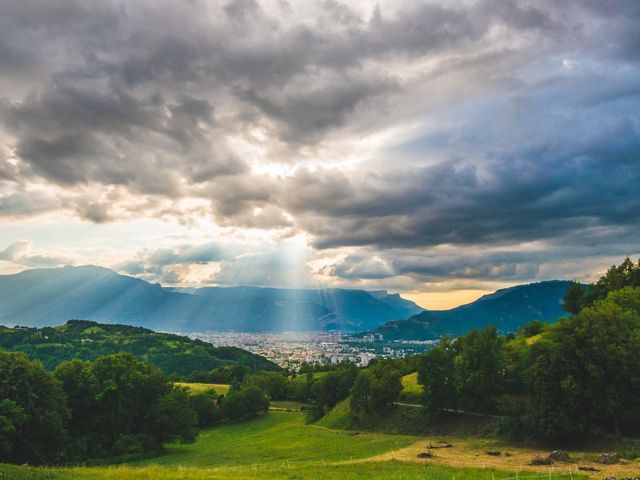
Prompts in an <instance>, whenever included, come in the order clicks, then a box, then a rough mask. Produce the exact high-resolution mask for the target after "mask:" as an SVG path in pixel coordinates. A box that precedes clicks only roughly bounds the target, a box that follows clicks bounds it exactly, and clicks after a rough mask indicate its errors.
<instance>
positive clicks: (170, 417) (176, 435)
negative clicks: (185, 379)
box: [150, 386, 198, 443]
mask: <svg viewBox="0 0 640 480" xmlns="http://www.w3.org/2000/svg"><path fill="white" fill-rule="evenodd" d="M197 424H198V416H197V413H196V412H195V410H194V409H193V408H192V407H191V403H190V401H189V394H188V389H186V388H182V387H175V386H174V387H172V388H171V390H169V391H168V392H167V393H165V394H164V395H163V396H162V397H160V399H159V400H158V402H157V403H156V405H155V406H154V408H153V410H152V412H151V413H150V425H151V426H152V431H151V432H150V433H151V434H152V435H153V437H154V438H155V439H157V441H158V442H159V443H161V442H165V441H173V440H180V441H182V442H193V441H195V439H196V437H197V436H198V429H197Z"/></svg>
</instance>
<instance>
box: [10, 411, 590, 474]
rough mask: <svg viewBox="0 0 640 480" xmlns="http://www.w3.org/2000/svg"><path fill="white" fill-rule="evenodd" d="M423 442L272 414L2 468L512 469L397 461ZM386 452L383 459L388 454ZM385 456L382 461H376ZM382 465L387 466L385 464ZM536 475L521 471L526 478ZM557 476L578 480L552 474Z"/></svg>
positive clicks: (466, 471) (435, 471) (115, 470)
mask: <svg viewBox="0 0 640 480" xmlns="http://www.w3.org/2000/svg"><path fill="white" fill-rule="evenodd" d="M419 439H420V437H415V436H409V435H387V434H379V433H364V432H349V431H344V430H332V429H330V428H326V427H322V426H318V425H307V424H305V421H304V415H302V414H300V413H291V412H271V413H269V414H267V415H264V416H262V417H260V418H257V419H254V420H251V421H247V422H243V423H238V424H231V425H224V426H221V427H216V428H211V429H207V430H204V431H202V432H201V434H200V436H199V438H198V440H197V441H196V442H195V443H192V444H183V445H179V444H171V445H168V446H167V448H166V453H165V454H163V455H160V456H157V457H154V458H149V459H146V460H144V461H138V462H133V463H129V464H126V465H117V466H101V467H68V468H64V467H62V468H61V467H58V468H32V467H19V466H13V465H0V479H2V480H45V479H46V480H72V479H73V480H200V479H202V480H204V479H213V480H215V479H275V480H280V479H282V480H285V479H286V480H304V479H321V480H323V479H326V480H329V479H331V480H333V479H346V480H350V479H372V478H375V479H382V480H386V479H389V480H391V479H393V480H410V479H411V480H412V479H425V480H453V479H454V478H455V479H456V480H504V479H507V478H515V477H514V475H515V474H514V472H504V471H499V470H492V469H483V468H452V467H448V466H444V465H435V464H432V463H430V462H421V463H418V462H413V461H397V460H393V452H395V451H399V450H402V449H405V448H407V447H409V446H411V445H413V444H415V443H416V441H418V440H419ZM385 454H386V455H385ZM380 455H385V457H384V459H381V458H380V457H379V456H380ZM381 460H384V461H381ZM529 476H531V472H522V473H521V474H520V477H519V478H522V479H525V478H527V477H529ZM553 478H554V479H565V478H566V479H569V478H573V479H576V480H577V479H580V478H585V477H581V476H579V475H576V474H573V475H572V476H569V475H555V476H553Z"/></svg>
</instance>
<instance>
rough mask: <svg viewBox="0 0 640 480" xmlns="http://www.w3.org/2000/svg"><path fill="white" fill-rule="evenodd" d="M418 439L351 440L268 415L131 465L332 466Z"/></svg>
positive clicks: (297, 417)
mask: <svg viewBox="0 0 640 480" xmlns="http://www.w3.org/2000/svg"><path fill="white" fill-rule="evenodd" d="M416 440H417V438H416V437H411V436H407V435H403V436H401V435H380V434H375V433H368V434H360V435H353V433H352V432H347V431H344V430H331V429H328V428H324V427H321V426H317V425H306V424H305V422H304V415H302V414H300V413H288V412H271V413H269V414H268V415H264V416H262V417H259V418H257V419H255V420H251V421H248V422H243V423H238V424H231V425H224V426H221V427H217V428H212V429H208V430H203V431H202V432H201V433H200V437H199V438H198V441H197V442H196V443H193V444H187V445H169V446H168V448H167V454H165V455H162V456H160V457H156V458H153V459H148V460H144V461H141V462H136V463H135V465H152V464H154V465H189V466H197V467H212V466H220V465H226V466H238V465H253V464H265V463H271V464H273V463H275V464H277V463H282V462H286V461H289V462H323V461H324V462H335V461H340V460H350V459H360V458H366V457H369V456H373V455H379V454H382V453H384V452H387V451H389V450H394V449H399V448H404V447H407V446H409V445H411V444H412V443H414V442H415V441H416Z"/></svg>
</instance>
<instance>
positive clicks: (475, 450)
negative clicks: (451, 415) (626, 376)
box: [349, 437, 640, 479]
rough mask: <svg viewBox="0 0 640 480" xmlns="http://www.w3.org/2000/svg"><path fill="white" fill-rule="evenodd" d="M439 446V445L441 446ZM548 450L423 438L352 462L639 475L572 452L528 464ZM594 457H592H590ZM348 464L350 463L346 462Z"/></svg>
mask: <svg viewBox="0 0 640 480" xmlns="http://www.w3.org/2000/svg"><path fill="white" fill-rule="evenodd" d="M439 442H448V443H451V444H452V445H453V446H452V447H451V448H433V449H429V448H428V446H429V445H434V446H437V445H438V444H439ZM440 444H441V443H440ZM489 450H492V451H500V452H501V454H500V455H499V456H492V455H489V454H487V451H489ZM423 452H428V453H430V454H432V455H433V457H432V458H426V459H422V458H418V454H419V453H423ZM547 455H549V451H548V450H537V449H535V448H519V447H512V446H507V445H504V444H499V443H497V442H496V441H495V440H486V439H460V438H455V437H453V438H446V437H445V438H437V437H433V438H430V437H425V438H424V439H421V440H419V441H417V442H415V443H414V444H412V445H410V446H408V447H405V448H402V449H399V450H394V451H391V452H387V453H384V454H381V455H376V456H374V457H370V458H366V459H359V460H353V461H352V462H353V463H358V462H373V461H387V460H400V461H403V462H418V463H420V462H431V463H434V464H440V465H446V466H451V467H468V468H495V469H498V470H506V471H531V472H538V473H545V474H546V473H548V472H549V471H551V472H552V473H553V472H556V473H569V471H571V472H572V473H574V474H575V473H580V474H582V475H586V476H588V477H590V478H598V479H602V478H605V477H608V476H613V477H617V478H621V477H629V476H634V475H640V464H638V463H635V462H627V463H618V464H615V465H601V464H599V463H595V462H593V461H588V460H586V456H587V455H588V454H587V453H585V452H571V457H572V461H571V462H566V463H564V462H562V463H556V464H555V465H551V466H548V465H540V466H537V465H531V460H532V459H533V458H534V457H536V456H539V457H543V458H544V457H547ZM592 455H593V454H592ZM349 463H351V462H349ZM578 466H586V467H592V468H597V469H598V470H599V471H598V472H587V471H579V470H578Z"/></svg>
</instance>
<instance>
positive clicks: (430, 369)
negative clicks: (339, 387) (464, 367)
mask: <svg viewBox="0 0 640 480" xmlns="http://www.w3.org/2000/svg"><path fill="white" fill-rule="evenodd" d="M455 356H456V350H455V347H454V343H453V342H452V341H451V339H449V338H444V339H442V340H441V341H440V342H439V344H438V346H437V347H436V348H434V349H432V350H429V351H428V352H427V353H426V354H424V355H422V356H421V358H420V362H419V364H418V383H419V384H420V385H422V386H423V389H424V405H425V411H426V412H427V415H429V416H430V417H433V416H435V415H437V414H438V413H439V412H441V411H442V410H443V409H445V408H456V388H455V364H454V360H455Z"/></svg>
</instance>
